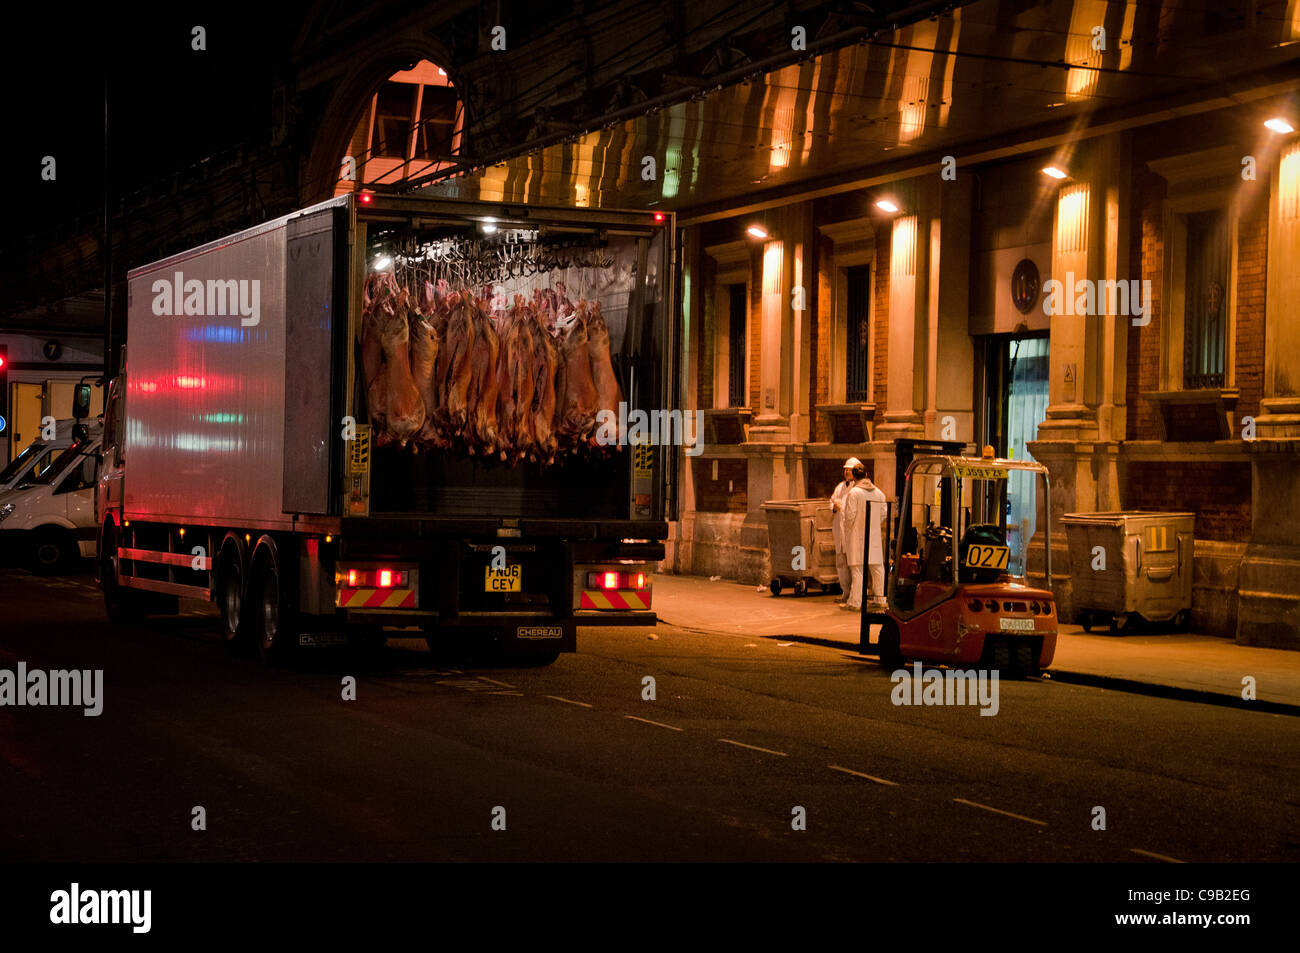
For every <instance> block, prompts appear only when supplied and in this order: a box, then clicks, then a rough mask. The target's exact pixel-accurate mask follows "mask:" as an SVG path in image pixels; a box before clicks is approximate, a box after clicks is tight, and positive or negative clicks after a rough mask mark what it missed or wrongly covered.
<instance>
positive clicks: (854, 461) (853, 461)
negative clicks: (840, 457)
mask: <svg viewBox="0 0 1300 953" xmlns="http://www.w3.org/2000/svg"><path fill="white" fill-rule="evenodd" d="M860 466H862V461H861V460H859V459H858V458H857V457H849V458H848V459H847V460H845V461H844V469H846V470H852V469H853V468H854V467H860Z"/></svg>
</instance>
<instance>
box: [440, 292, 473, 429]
mask: <svg viewBox="0 0 1300 953" xmlns="http://www.w3.org/2000/svg"><path fill="white" fill-rule="evenodd" d="M476 310H477V309H476V308H475V306H474V303H473V300H472V299H471V298H469V297H468V295H466V296H464V297H461V296H457V300H456V303H455V304H454V305H453V306H452V308H451V313H450V314H449V315H448V317H447V341H446V345H445V347H444V348H443V349H441V350H440V352H439V353H446V355H447V363H446V367H445V373H446V377H445V380H444V382H443V387H444V390H443V402H442V406H443V418H442V430H443V432H444V434H445V435H446V436H447V437H448V438H449V439H457V438H459V439H461V440H463V439H464V436H465V428H466V424H467V423H468V422H469V387H470V371H471V364H470V355H471V352H472V351H473V348H474V314H475V311H476Z"/></svg>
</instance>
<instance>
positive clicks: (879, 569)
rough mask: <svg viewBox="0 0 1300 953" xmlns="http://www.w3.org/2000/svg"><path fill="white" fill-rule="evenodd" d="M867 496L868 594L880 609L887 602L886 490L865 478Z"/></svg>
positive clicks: (872, 602)
mask: <svg viewBox="0 0 1300 953" xmlns="http://www.w3.org/2000/svg"><path fill="white" fill-rule="evenodd" d="M864 482H865V483H866V494H867V496H866V498H867V501H868V503H870V508H869V510H868V512H867V534H868V536H869V542H868V545H867V553H866V559H867V581H868V583H869V584H870V591H869V593H868V595H867V601H868V602H869V603H870V604H871V607H872V608H875V609H880V608H883V607H884V604H885V550H884V546H883V545H882V544H881V539H880V535H881V527H882V526H883V525H884V523H885V511H886V507H887V504H886V501H885V491H884V490H882V489H881V488H880V487H878V486H876V485H875V484H874V483H872V482H871V480H870V479H869V478H865V474H864Z"/></svg>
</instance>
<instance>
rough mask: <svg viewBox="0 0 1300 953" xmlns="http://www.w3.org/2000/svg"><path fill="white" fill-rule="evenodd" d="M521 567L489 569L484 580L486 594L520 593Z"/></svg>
mask: <svg viewBox="0 0 1300 953" xmlns="http://www.w3.org/2000/svg"><path fill="white" fill-rule="evenodd" d="M519 569H520V567H519V566H507V567H506V568H505V569H493V568H492V567H491V566H488V567H487V576H486V577H485V578H484V580H483V591H484V592H519V591H520V589H519V583H520V579H521V576H520V572H519Z"/></svg>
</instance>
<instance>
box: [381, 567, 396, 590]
mask: <svg viewBox="0 0 1300 953" xmlns="http://www.w3.org/2000/svg"><path fill="white" fill-rule="evenodd" d="M392 585H393V571H392V570H391V569H381V570H379V582H378V586H379V588H380V589H391V588H392Z"/></svg>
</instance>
